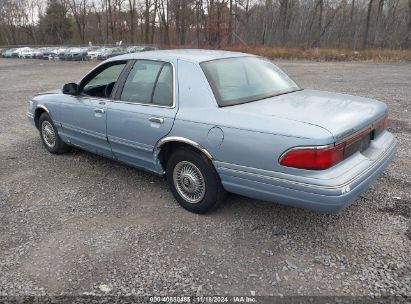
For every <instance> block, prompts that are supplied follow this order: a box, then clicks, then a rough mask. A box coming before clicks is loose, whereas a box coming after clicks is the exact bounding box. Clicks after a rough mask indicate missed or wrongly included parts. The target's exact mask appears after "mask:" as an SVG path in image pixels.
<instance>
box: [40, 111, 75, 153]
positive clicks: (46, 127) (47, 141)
mask: <svg viewBox="0 0 411 304" xmlns="http://www.w3.org/2000/svg"><path fill="white" fill-rule="evenodd" d="M39 130H40V137H41V140H42V142H43V144H44V147H45V148H46V149H47V151H49V152H50V153H53V154H62V153H65V152H67V151H68V150H70V146H69V145H67V144H66V143H65V142H63V141H62V140H61V138H60V136H59V135H58V133H57V129H56V127H55V126H54V124H53V121H52V120H51V118H50V116H49V114H47V113H43V114H41V116H40V119H39Z"/></svg>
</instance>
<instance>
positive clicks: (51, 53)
mask: <svg viewBox="0 0 411 304" xmlns="http://www.w3.org/2000/svg"><path fill="white" fill-rule="evenodd" d="M57 57H58V49H56V48H43V49H42V51H41V53H39V54H38V55H37V59H44V60H52V59H55V58H57Z"/></svg>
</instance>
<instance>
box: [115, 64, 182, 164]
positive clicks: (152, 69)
mask: <svg viewBox="0 0 411 304" xmlns="http://www.w3.org/2000/svg"><path fill="white" fill-rule="evenodd" d="M176 95H177V94H176V86H175V68H174V62H166V61H158V60H136V61H135V62H134V64H133V65H130V71H129V73H128V75H127V77H124V79H123V82H122V83H121V84H119V87H118V89H117V91H116V96H115V100H114V101H112V102H110V103H109V104H108V109H107V137H108V140H109V142H110V145H111V148H112V151H113V153H114V155H115V156H116V157H117V158H118V159H119V160H121V161H123V162H125V163H128V164H131V165H133V166H137V167H142V168H145V169H147V170H151V171H156V170H155V160H154V157H153V152H154V146H155V144H156V143H157V142H158V140H160V139H161V138H162V137H164V136H166V135H167V134H168V133H169V132H170V131H171V128H172V126H173V123H174V118H175V116H176V113H177V106H176Z"/></svg>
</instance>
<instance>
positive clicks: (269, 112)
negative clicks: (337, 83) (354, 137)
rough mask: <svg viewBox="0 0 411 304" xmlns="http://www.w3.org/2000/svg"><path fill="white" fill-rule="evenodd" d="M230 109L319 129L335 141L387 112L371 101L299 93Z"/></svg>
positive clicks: (367, 99)
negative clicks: (309, 125) (291, 121)
mask: <svg viewBox="0 0 411 304" xmlns="http://www.w3.org/2000/svg"><path fill="white" fill-rule="evenodd" d="M229 108H230V110H232V111H241V112H243V111H244V112H247V113H252V114H255V115H261V116H273V117H280V118H283V119H288V120H293V121H298V122H303V123H307V124H311V125H315V126H319V127H322V128H324V129H326V130H328V131H329V132H330V133H331V134H332V135H333V136H334V138H335V141H338V140H340V139H342V138H344V137H346V136H349V135H350V134H352V133H355V132H357V131H359V130H361V129H363V128H365V127H367V126H369V125H371V124H372V123H373V122H375V121H376V120H378V119H379V118H381V117H383V116H384V115H385V113H386V112H387V106H386V105H385V104H384V103H382V102H379V101H376V100H373V99H369V98H363V97H357V96H350V95H346V94H338V93H331V92H324V91H316V90H301V91H297V92H294V93H289V94H284V95H280V96H275V97H271V98H267V99H262V100H259V101H254V102H250V103H245V104H240V105H236V106H230V107H229Z"/></svg>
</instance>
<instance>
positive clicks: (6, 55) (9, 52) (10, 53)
mask: <svg viewBox="0 0 411 304" xmlns="http://www.w3.org/2000/svg"><path fill="white" fill-rule="evenodd" d="M15 50H16V49H14V48H13V49H7V50H6V51H4V52H3V54H2V56H3V57H4V58H12V57H13V53H14V51H15Z"/></svg>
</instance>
